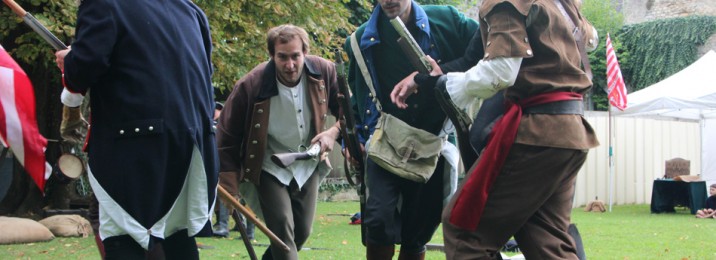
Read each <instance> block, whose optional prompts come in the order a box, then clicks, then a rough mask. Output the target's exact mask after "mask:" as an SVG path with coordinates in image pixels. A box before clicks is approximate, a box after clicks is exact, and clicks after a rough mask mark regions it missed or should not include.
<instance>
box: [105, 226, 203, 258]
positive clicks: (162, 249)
mask: <svg viewBox="0 0 716 260" xmlns="http://www.w3.org/2000/svg"><path fill="white" fill-rule="evenodd" d="M154 241H158V242H156V243H152V242H154ZM152 242H150V251H146V250H144V248H142V246H140V245H139V244H138V243H137V242H136V241H134V239H132V237H130V236H129V235H122V236H114V237H108V238H106V239H105V240H103V241H102V244H104V250H105V259H107V260H113V259H117V260H125V259H199V250H197V247H196V240H195V239H194V237H190V236H188V234H187V232H186V229H184V230H181V231H178V232H176V233H174V234H172V235H171V236H168V237H166V238H165V239H164V240H161V241H159V240H154V239H153V241H152Z"/></svg>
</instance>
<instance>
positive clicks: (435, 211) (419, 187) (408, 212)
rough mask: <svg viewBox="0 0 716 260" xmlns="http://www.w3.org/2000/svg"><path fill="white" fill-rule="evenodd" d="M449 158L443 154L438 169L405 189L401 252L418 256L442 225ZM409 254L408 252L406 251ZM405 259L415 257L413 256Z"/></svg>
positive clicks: (402, 211)
mask: <svg viewBox="0 0 716 260" xmlns="http://www.w3.org/2000/svg"><path fill="white" fill-rule="evenodd" d="M444 162H445V160H444V159H443V158H442V157H440V160H439V161H438V165H437V167H436V170H435V171H436V172H435V173H433V176H431V177H430V180H428V182H427V183H426V184H419V183H416V184H413V185H411V186H409V187H408V189H407V190H404V192H403V207H402V210H401V213H400V215H401V219H402V222H403V225H402V227H403V228H402V230H401V237H402V239H401V244H400V252H401V255H403V256H404V257H405V256H408V255H411V256H416V257H419V255H421V254H423V253H424V252H425V244H427V243H428V242H430V239H431V238H432V237H433V234H434V233H435V230H437V228H438V226H439V225H440V214H441V212H442V209H443V174H444V169H443V168H444V165H445V163H444ZM404 252H405V253H409V254H405V253H404ZM404 259H414V258H413V257H409V258H404Z"/></svg>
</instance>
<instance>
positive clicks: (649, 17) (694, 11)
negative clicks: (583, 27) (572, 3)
mask: <svg viewBox="0 0 716 260" xmlns="http://www.w3.org/2000/svg"><path fill="white" fill-rule="evenodd" d="M467 1H470V0H467ZM584 1H603V0H584ZM612 1H615V4H616V8H617V10H619V11H621V12H622V13H623V14H624V23H625V24H635V23H643V22H648V21H653V20H658V19H668V18H676V17H684V16H689V15H707V16H716V0H612ZM477 6H479V4H477V5H473V6H472V8H461V9H463V11H464V12H465V14H467V15H468V16H469V17H472V18H473V19H477ZM709 50H715V51H716V34H714V35H712V36H711V38H709V39H708V41H707V42H706V43H705V44H704V46H701V47H700V48H699V56H701V55H703V54H705V53H706V52H708V51H709Z"/></svg>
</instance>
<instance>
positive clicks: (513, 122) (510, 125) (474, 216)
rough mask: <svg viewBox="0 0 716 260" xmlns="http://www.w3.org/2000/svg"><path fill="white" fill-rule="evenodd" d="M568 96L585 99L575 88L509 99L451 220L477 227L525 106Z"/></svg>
mask: <svg viewBox="0 0 716 260" xmlns="http://www.w3.org/2000/svg"><path fill="white" fill-rule="evenodd" d="M565 100H582V95H581V94H577V93H574V92H549V93H542V94H539V95H536V96H532V97H529V98H526V99H523V100H520V101H519V102H517V103H514V102H510V101H508V104H507V106H508V107H507V110H506V111H505V114H504V116H503V117H502V119H500V120H499V121H497V123H495V127H494V128H493V129H492V132H490V136H491V137H490V142H489V143H488V144H487V147H486V148H485V152H484V153H483V154H482V155H480V163H479V164H478V165H477V167H476V168H475V170H474V171H473V172H472V174H471V175H470V177H469V179H468V180H467V182H466V183H465V185H464V186H463V187H462V192H461V193H460V196H458V198H457V201H456V202H455V206H454V207H453V208H452V214H451V216H450V223H451V224H453V225H455V226H457V227H460V228H463V229H467V230H472V231H474V230H476V229H477V224H478V223H479V222H480V218H481V217H482V213H483V211H484V210H485V204H486V203H487V195H488V193H489V192H490V189H491V188H492V183H493V182H494V181H495V178H496V177H497V174H498V173H499V172H500V169H502V165H503V164H504V163H505V159H507V154H509V152H510V147H511V146H512V143H514V142H515V137H516V136H517V128H518V127H519V126H520V119H521V118H522V108H523V107H525V108H526V107H531V106H536V105H541V104H546V103H552V102H557V101H565Z"/></svg>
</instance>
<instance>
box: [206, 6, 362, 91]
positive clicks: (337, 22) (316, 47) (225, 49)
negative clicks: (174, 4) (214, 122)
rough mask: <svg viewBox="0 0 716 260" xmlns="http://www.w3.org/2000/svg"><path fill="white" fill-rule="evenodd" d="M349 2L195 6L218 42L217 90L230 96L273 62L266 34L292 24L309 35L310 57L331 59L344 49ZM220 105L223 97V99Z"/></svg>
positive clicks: (214, 61) (216, 49) (214, 57)
mask: <svg viewBox="0 0 716 260" xmlns="http://www.w3.org/2000/svg"><path fill="white" fill-rule="evenodd" d="M347 2H349V1H347V0H341V1H322V0H302V1H295V0H253V1H248V0H197V1H196V3H197V5H199V6H200V7H201V8H202V9H203V10H204V11H205V12H206V15H207V17H208V18H209V23H210V26H211V33H212V37H213V41H214V55H213V63H214V66H215V69H216V71H215V75H214V84H215V87H217V88H218V89H220V90H221V92H222V93H224V94H225V93H226V92H227V90H230V89H231V87H232V86H233V85H234V82H236V80H238V79H239V78H240V77H241V76H242V75H244V74H245V73H246V72H248V71H249V70H251V69H252V68H253V67H254V66H256V65H257V64H259V63H260V62H263V61H266V60H268V58H269V55H268V51H267V49H266V32H267V31H268V29H270V28H271V27H274V26H277V25H280V24H285V23H292V24H294V25H297V26H301V27H303V28H305V29H306V31H308V33H309V36H311V38H312V40H313V42H312V44H311V53H312V54H316V55H319V56H323V57H327V58H330V57H333V54H332V51H333V50H334V49H335V48H339V47H341V46H342V44H343V42H344V40H345V38H344V37H343V36H342V35H345V32H348V31H352V30H353V28H354V26H353V25H351V24H350V23H349V22H348V19H347V17H349V12H348V9H347V8H346V7H345V5H344V4H345V3H347ZM219 99H221V97H219Z"/></svg>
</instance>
